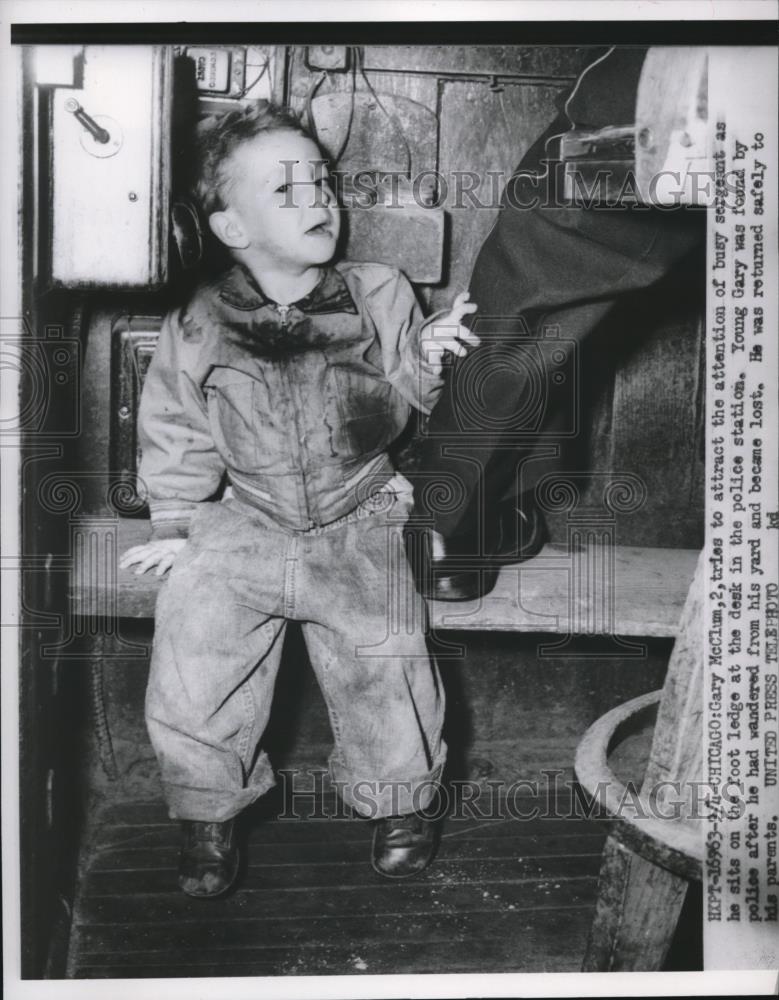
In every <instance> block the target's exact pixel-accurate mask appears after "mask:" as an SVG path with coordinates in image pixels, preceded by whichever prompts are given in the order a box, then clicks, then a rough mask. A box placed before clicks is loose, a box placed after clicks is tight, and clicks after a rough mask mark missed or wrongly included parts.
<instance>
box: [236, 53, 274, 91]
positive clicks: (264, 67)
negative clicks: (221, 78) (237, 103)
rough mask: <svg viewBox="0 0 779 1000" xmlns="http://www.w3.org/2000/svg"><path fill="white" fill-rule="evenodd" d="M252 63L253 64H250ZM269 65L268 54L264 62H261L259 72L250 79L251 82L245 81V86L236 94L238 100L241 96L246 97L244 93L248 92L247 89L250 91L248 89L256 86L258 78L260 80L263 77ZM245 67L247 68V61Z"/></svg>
mask: <svg viewBox="0 0 779 1000" xmlns="http://www.w3.org/2000/svg"><path fill="white" fill-rule="evenodd" d="M252 65H254V64H252ZM269 66H270V56H268V58H267V59H266V60H265V62H264V63H263V64H262V68H261V69H260V72H259V73H258V74H257V76H256V77H255V78H254V79H253V80H252V82H251V83H247V84H246V86H245V87H244V88H243V90H242V91H241V93H240V94H238V100H240V99H241V98H243V97H246V95H247V94H248V93H249V91H250V90H252V88H254V87H256V86H257V84H258V83H259V82H260V80H261V79H262V78H263V77H264V76H265V74H266V73H267V72H268V67H269ZM246 68H247V69H248V68H249V64H248V63H247V65H246Z"/></svg>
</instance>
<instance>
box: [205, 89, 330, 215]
mask: <svg viewBox="0 0 779 1000" xmlns="http://www.w3.org/2000/svg"><path fill="white" fill-rule="evenodd" d="M274 132H295V133H296V134H297V135H302V136H305V137H306V138H307V139H311V138H312V136H311V134H310V133H309V131H308V130H307V129H306V128H305V127H304V125H303V124H302V123H301V121H300V119H299V118H298V116H297V115H296V114H295V113H294V111H292V110H291V109H290V108H284V107H280V106H278V105H275V104H271V103H270V102H269V101H257V103H256V104H253V105H249V106H246V107H243V108H240V109H238V110H235V111H228V112H226V113H225V114H221V115H211V116H210V117H208V118H205V119H203V121H201V122H200V124H199V125H198V127H197V132H196V137H195V162H194V164H193V166H194V175H193V179H192V194H193V195H194V197H195V198H196V200H197V201H198V203H199V205H200V208H201V209H202V211H203V213H204V214H205V216H206V217H208V216H209V215H211V214H212V213H214V212H222V211H224V210H225V208H226V207H227V202H226V193H227V190H228V189H229V186H230V180H231V177H230V166H229V159H230V156H231V155H232V153H233V152H235V150H236V149H237V148H238V147H239V146H240V145H241V144H242V143H244V142H249V141H250V140H252V139H255V138H256V137H257V136H259V135H272V134H273V133H274Z"/></svg>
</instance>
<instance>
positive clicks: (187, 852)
mask: <svg viewBox="0 0 779 1000" xmlns="http://www.w3.org/2000/svg"><path fill="white" fill-rule="evenodd" d="M181 832H182V842H181V854H180V855H179V873H178V880H179V886H180V887H181V888H182V889H183V890H184V892H185V893H186V894H187V895H188V896H196V897H199V898H207V897H211V896H221V895H222V894H223V893H225V892H227V890H228V889H229V888H230V887H231V886H232V885H233V883H234V882H235V879H236V877H237V875H238V846H237V844H236V842H235V824H234V822H233V820H228V821H227V822H226V823H203V822H196V821H192V820H184V822H182V824H181Z"/></svg>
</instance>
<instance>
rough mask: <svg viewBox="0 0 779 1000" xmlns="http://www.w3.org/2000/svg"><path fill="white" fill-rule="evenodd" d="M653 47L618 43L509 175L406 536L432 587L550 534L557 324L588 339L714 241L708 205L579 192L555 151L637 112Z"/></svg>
mask: <svg viewBox="0 0 779 1000" xmlns="http://www.w3.org/2000/svg"><path fill="white" fill-rule="evenodd" d="M643 55H644V53H643V52H638V53H636V52H635V51H634V50H628V51H621V52H620V51H619V50H617V52H616V53H615V55H614V56H612V57H611V58H616V57H618V58H617V61H616V64H615V65H614V66H612V67H611V68H609V69H608V72H606V69H607V63H608V59H606V60H604V62H603V64H602V67H599V68H598V70H597V72H594V73H592V74H591V78H589V77H588V75H585V76H584V77H583V78H582V79H580V86H579V92H578V94H577V93H576V91H575V92H574V95H573V98H572V99H569V101H568V104H567V106H566V112H565V113H562V114H561V115H559V116H558V118H557V119H556V120H555V121H554V122H553V123H552V125H551V126H550V127H549V129H547V131H546V132H545V133H544V134H543V135H542V136H541V137H540V138H539V139H538V141H537V142H536V143H535V144H534V145H533V147H532V148H531V149H530V150H529V151H528V153H527V154H526V156H525V157H524V158H523V160H522V162H521V163H520V165H519V167H518V168H517V171H516V172H515V174H514V175H513V176H512V177H511V178H510V180H509V181H508V183H507V186H506V190H505V191H504V194H503V198H502V200H501V210H500V212H499V215H498V219H497V221H496V224H495V226H494V227H493V229H492V230H491V232H490V233H489V235H488V237H487V239H486V240H485V242H484V244H483V246H482V248H481V250H480V252H479V254H478V256H477V259H476V263H475V266H474V269H473V273H472V278H471V284H470V293H471V299H472V301H474V302H475V303H476V304H477V306H478V312H477V313H476V314H475V317H474V318H473V319H472V321H471V325H472V327H473V329H474V330H475V331H477V332H478V333H479V334H480V336H481V337H482V343H481V344H480V345H479V346H478V347H476V348H474V349H473V350H472V351H470V352H469V354H468V355H467V356H466V357H464V358H460V359H457V361H456V362H455V364H454V365H453V367H452V370H451V373H450V377H449V379H448V381H447V385H446V388H445V390H444V392H443V394H442V396H441V398H440V400H439V402H438V404H437V405H436V407H435V409H434V411H433V413H432V414H431V417H430V421H429V426H428V432H427V436H426V439H425V441H424V443H423V446H422V451H421V462H420V472H419V474H418V475H417V476H416V478H415V484H414V493H415V508H414V514H413V515H412V518H411V519H410V521H409V526H408V529H407V534H406V542H407V552H408V555H409V559H410V560H411V563H412V566H413V568H414V570H415V579H416V583H417V586H418V588H419V589H420V591H421V592H422V593H423V594H425V596H427V597H433V598H439V599H444V600H447V599H448V600H464V599H469V598H473V597H477V596H479V595H480V594H483V593H486V592H488V591H489V590H490V589H491V587H492V586H493V585H494V582H495V580H496V578H497V570H498V567H499V565H500V563H501V562H517V561H521V560H522V559H526V558H529V557H530V556H532V555H535V554H536V553H537V552H538V551H539V550H540V548H541V547H542V545H543V543H544V541H545V540H546V529H545V526H544V524H543V518H542V516H541V514H540V512H539V511H538V509H537V508H536V506H535V504H534V502H533V501H532V496H533V487H534V485H535V484H534V482H533V481H532V480H531V478H530V477H531V476H532V471H533V466H534V465H535V466H537V465H538V463H535V462H530V463H528V461H527V460H528V459H529V458H530V457H532V456H534V455H538V454H539V453H541V449H542V448H543V442H544V440H547V441H548V440H549V439H548V437H546V435H545V432H546V434H548V432H549V429H550V426H553V425H554V421H555V420H556V419H557V418H558V417H559V413H558V412H556V409H555V406H556V403H555V397H557V399H558V401H559V400H560V399H561V398H563V397H564V392H563V393H561V392H559V391H557V390H556V387H555V385H554V384H553V380H554V378H555V372H554V368H555V365H554V363H553V361H552V360H550V359H551V358H552V357H553V354H552V352H551V351H550V346H553V341H552V340H550V339H549V337H548V336H547V335H548V334H549V332H550V331H554V336H555V340H556V341H557V342H559V343H560V344H564V343H565V342H574V343H581V342H582V341H583V340H584V339H585V338H586V337H587V336H588V335H589V334H590V333H591V332H592V331H593V330H594V329H595V328H596V327H597V326H598V325H599V324H600V323H601V321H602V320H603V319H604V317H605V316H606V315H607V313H608V312H609V311H610V310H611V308H612V307H613V306H614V305H615V304H616V303H617V302H618V301H624V299H625V297H626V296H628V295H630V294H631V293H634V292H637V291H639V290H642V289H646V288H648V287H650V286H651V285H653V284H654V283H655V282H657V281H659V280H660V279H661V278H662V277H663V276H664V275H666V274H667V273H668V271H669V270H670V269H671V268H672V267H673V266H674V264H675V263H676V262H677V261H679V260H681V259H682V258H683V257H684V256H686V255H687V254H688V253H690V251H691V250H692V249H693V247H695V246H696V244H700V243H702V240H703V235H704V233H705V213H704V212H702V211H700V210H698V209H686V208H674V209H672V210H667V209H659V208H652V207H649V206H645V205H641V206H626V205H625V204H622V205H621V206H619V207H608V206H606V205H603V204H601V205H597V204H592V205H590V206H584V205H583V204H573V203H566V202H565V201H564V199H563V192H562V190H561V188H562V173H561V170H560V164H559V163H557V162H555V161H554V160H548V161H547V160H546V159H545V155H546V150H547V147H548V149H549V150H550V151H552V152H553V151H554V149H555V148H556V140H555V139H554V138H553V137H555V136H559V135H560V134H561V133H563V132H565V131H567V130H568V129H570V128H571V123H572V121H574V122H575V123H576V125H577V127H582V126H583V124H584V127H590V128H600V127H603V126H605V125H609V124H626V123H628V122H630V121H632V116H633V115H634V108H635V93H636V86H637V80H638V72H639V71H640V66H641V62H642V60H643ZM610 76H611V78H612V79H611V83H609V79H610ZM615 76H616V78H614V77H615ZM588 80H589V83H588ZM631 88H632V89H631ZM625 95H627V96H625ZM631 95H632V96H631ZM626 335H629V331H628V330H626ZM558 357H559V355H558ZM558 377H559V376H558Z"/></svg>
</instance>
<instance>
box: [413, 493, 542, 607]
mask: <svg viewBox="0 0 779 1000" xmlns="http://www.w3.org/2000/svg"><path fill="white" fill-rule="evenodd" d="M491 524H492V527H491V530H488V531H487V533H486V534H487V539H486V545H485V548H486V551H480V550H479V546H478V544H477V542H476V541H475V539H476V538H477V537H478V533H477V532H476V531H474V532H473V534H472V535H470V536H466V535H456V536H453V537H451V538H446V537H444V536H443V535H441V534H440V533H439V532H437V531H435V530H434V529H433V528H432V527H430V524H429V523H428V524H425V523H424V522H423V521H421V520H420V519H419V518H415V515H414V513H413V512H412V514H411V515H410V517H409V519H408V522H407V523H406V526H405V528H404V538H405V543H406V555H407V556H408V560H409V562H410V563H411V568H412V571H413V574H414V583H415V585H416V588H417V590H418V591H419V593H420V594H422V596H423V597H427V598H429V599H431V600H436V601H471V600H474V599H475V598H477V597H483V596H484V595H485V594H489V592H490V591H491V590H492V588H493V587H494V586H495V583H496V581H497V579H498V574H499V572H500V567H501V566H503V565H507V564H511V563H519V562H524V561H525V560H526V559H531V558H532V557H533V556H535V555H538V553H539V552H540V551H541V549H542V548H543V547H544V545H545V544H546V542H547V541H548V539H549V533H548V531H547V527H546V522H545V521H544V518H543V515H542V513H541V511H540V510H539V509H538V507H537V506H536V504H535V502H534V501H533V500H532V499H531V497H530V496H529V495H528V494H526V495H525V496H524V497H520V498H519V499H514V498H511V499H509V500H504V501H503V502H502V503H501V504H499V505H498V508H497V510H496V512H495V517H494V519H491Z"/></svg>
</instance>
